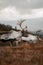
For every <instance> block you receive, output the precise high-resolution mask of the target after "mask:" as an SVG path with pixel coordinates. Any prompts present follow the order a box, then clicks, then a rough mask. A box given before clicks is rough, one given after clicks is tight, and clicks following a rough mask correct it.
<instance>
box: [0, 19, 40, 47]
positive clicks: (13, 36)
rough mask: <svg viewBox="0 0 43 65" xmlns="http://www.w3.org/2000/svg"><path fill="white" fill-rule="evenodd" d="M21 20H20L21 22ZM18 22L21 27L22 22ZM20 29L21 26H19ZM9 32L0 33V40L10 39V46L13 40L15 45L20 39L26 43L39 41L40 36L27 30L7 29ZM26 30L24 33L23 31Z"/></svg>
mask: <svg viewBox="0 0 43 65" xmlns="http://www.w3.org/2000/svg"><path fill="white" fill-rule="evenodd" d="M23 21H24V20H23ZM23 21H21V22H23ZM21 22H20V23H19V24H18V25H19V26H20V27H21V24H22V23H21ZM26 28H27V27H26ZM21 29H22V27H21ZM9 32H10V33H7V34H2V35H0V41H2V42H7V41H11V44H10V45H11V46H12V44H13V41H15V43H16V45H18V44H19V43H21V42H22V41H23V42H24V41H25V42H28V43H37V42H38V41H41V38H40V37H39V36H37V35H32V34H28V33H27V30H25V31H24V30H23V29H22V30H20V31H14V30H12V31H9ZM25 32H26V33H25Z"/></svg>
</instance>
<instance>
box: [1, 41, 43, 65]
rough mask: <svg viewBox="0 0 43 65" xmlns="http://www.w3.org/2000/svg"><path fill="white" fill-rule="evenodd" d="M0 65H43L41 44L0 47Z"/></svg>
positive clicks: (42, 47)
mask: <svg viewBox="0 0 43 65" xmlns="http://www.w3.org/2000/svg"><path fill="white" fill-rule="evenodd" d="M0 43H2V42H0ZM7 43H9V42H7ZM0 65H43V42H40V43H39V42H38V43H36V44H30V43H26V42H25V43H22V44H20V45H19V46H13V47H10V46H0Z"/></svg>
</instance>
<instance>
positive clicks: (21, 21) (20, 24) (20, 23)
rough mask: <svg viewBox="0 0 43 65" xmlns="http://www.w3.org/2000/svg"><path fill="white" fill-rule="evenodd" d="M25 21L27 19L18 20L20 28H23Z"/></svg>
mask: <svg viewBox="0 0 43 65" xmlns="http://www.w3.org/2000/svg"><path fill="white" fill-rule="evenodd" d="M24 21H26V20H25V19H24V20H20V21H18V23H17V24H18V25H19V26H20V28H21V29H22V23H23V22H24Z"/></svg>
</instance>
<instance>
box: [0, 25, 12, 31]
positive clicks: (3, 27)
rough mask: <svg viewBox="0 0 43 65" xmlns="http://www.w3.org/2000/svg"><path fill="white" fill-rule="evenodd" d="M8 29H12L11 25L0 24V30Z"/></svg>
mask: <svg viewBox="0 0 43 65" xmlns="http://www.w3.org/2000/svg"><path fill="white" fill-rule="evenodd" d="M10 30H13V28H12V26H10V25H5V24H0V31H10Z"/></svg>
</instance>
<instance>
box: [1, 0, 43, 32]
mask: <svg viewBox="0 0 43 65" xmlns="http://www.w3.org/2000/svg"><path fill="white" fill-rule="evenodd" d="M21 19H26V21H25V22H24V23H23V24H22V27H25V26H28V30H32V31H36V30H40V29H41V30H43V0H0V23H2V24H6V25H7V24H8V25H11V26H12V27H15V26H17V28H19V26H18V25H17V22H18V20H21Z"/></svg>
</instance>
